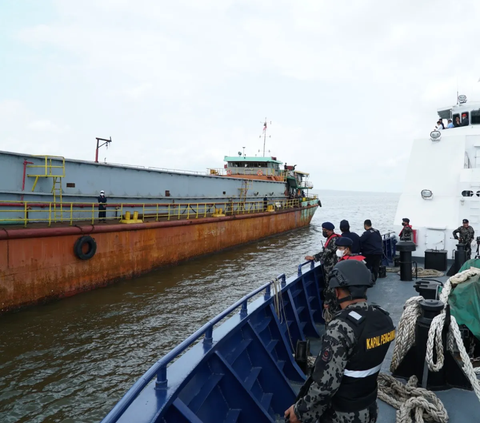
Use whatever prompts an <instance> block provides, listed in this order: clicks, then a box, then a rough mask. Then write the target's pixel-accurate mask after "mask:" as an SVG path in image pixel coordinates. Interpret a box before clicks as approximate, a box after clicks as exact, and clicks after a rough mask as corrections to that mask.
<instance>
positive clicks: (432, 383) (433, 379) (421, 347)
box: [415, 300, 447, 390]
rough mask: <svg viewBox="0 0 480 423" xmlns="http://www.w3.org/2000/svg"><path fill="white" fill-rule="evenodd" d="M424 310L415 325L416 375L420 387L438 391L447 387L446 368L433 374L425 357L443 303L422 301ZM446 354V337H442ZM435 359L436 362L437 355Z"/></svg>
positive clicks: (434, 355)
mask: <svg viewBox="0 0 480 423" xmlns="http://www.w3.org/2000/svg"><path fill="white" fill-rule="evenodd" d="M420 307H421V308H422V315H421V316H420V317H419V318H418V319H417V323H416V324H415V346H416V351H415V352H416V360H415V375H416V376H417V378H418V383H419V385H422V386H423V387H424V388H425V387H426V388H427V389H432V390H438V389H445V388H446V387H447V386H446V385H447V379H446V374H445V367H443V368H442V369H440V371H438V372H431V371H429V370H428V367H427V363H426V362H425V356H426V352H427V339H428V331H429V329H430V326H431V324H432V320H433V318H434V317H435V316H437V315H439V314H440V313H441V312H442V310H443V303H442V302H441V301H440V300H422V301H420ZM442 338H443V346H444V353H446V345H447V344H446V335H445V333H444V334H443V336H442ZM433 358H434V360H435V361H436V359H437V357H436V353H435V352H434V354H433Z"/></svg>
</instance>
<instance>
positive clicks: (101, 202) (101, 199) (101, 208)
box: [97, 189, 107, 222]
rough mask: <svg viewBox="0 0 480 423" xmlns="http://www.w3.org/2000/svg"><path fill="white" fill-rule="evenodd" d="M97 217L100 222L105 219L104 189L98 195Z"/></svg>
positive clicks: (105, 199) (105, 202) (105, 201)
mask: <svg viewBox="0 0 480 423" xmlns="http://www.w3.org/2000/svg"><path fill="white" fill-rule="evenodd" d="M97 201H98V219H99V220H100V222H106V221H107V197H105V191H104V190H103V189H102V190H101V191H100V196H99V197H98V200H97Z"/></svg>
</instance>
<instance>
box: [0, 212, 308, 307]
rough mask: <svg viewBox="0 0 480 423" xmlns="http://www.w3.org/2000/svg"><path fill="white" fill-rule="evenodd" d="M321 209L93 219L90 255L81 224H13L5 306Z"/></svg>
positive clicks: (92, 284)
mask: <svg viewBox="0 0 480 423" xmlns="http://www.w3.org/2000/svg"><path fill="white" fill-rule="evenodd" d="M315 210H316V206H310V207H307V208H302V209H295V210H292V211H281V212H276V213H260V214H256V215H242V216H228V217H224V218H217V219H211V218H210V219H198V220H191V221H188V222H185V221H183V222H178V224H175V222H165V223H155V224H143V225H122V226H119V225H117V226H118V228H119V229H118V230H111V229H112V228H111V227H110V228H109V230H108V231H107V230H106V229H105V228H103V229H102V227H96V228H92V227H87V228H90V230H89V231H87V232H89V233H90V235H91V236H92V237H93V238H95V241H96V243H97V252H96V254H95V256H94V257H93V258H92V259H90V260H85V261H84V260H79V259H78V258H77V257H76V256H75V254H74V252H73V245H74V243H75V241H76V240H77V239H78V238H79V236H81V235H82V231H81V230H80V229H78V233H71V232H72V229H70V228H68V229H69V230H68V231H65V232H66V234H65V235H63V234H59V233H58V231H56V232H55V234H54V235H53V236H51V234H50V233H49V232H48V230H45V229H42V230H39V232H38V233H39V236H31V235H32V231H30V232H29V234H30V236H29V237H24V236H23V234H24V233H23V234H22V233H20V232H19V233H16V232H15V233H14V231H10V232H9V235H10V237H9V238H5V237H3V239H1V238H0V313H3V312H6V311H9V310H13V309H17V308H20V307H24V306H27V305H32V304H37V303H40V302H45V301H48V300H51V299H56V298H62V297H65V296H71V295H75V294H77V293H79V292H82V291H87V290H91V289H94V288H97V287H101V286H105V285H107V284H110V283H113V282H114V281H116V280H119V279H121V278H131V277H134V276H137V275H140V274H142V273H146V272H148V271H150V270H152V269H155V268H158V267H161V266H165V265H169V264H175V263H178V262H180V261H182V260H186V259H189V258H192V257H197V256H201V255H205V254H210V253H213V252H216V251H221V250H224V249H226V248H230V247H233V246H235V245H240V244H244V243H248V242H251V241H255V240H258V239H261V238H265V237H268V236H272V235H275V234H279V233H282V232H286V231H289V230H292V229H296V228H300V227H304V226H307V225H308V224H309V223H310V220H311V219H312V216H313V214H314V212H315ZM186 223H187V224H186ZM132 226H135V227H134V228H133V227H132ZM66 229H67V228H66ZM18 231H22V229H19V230H18ZM40 231H41V232H40ZM69 232H70V233H69ZM83 232H84V233H85V231H83ZM34 234H35V232H33V235H34Z"/></svg>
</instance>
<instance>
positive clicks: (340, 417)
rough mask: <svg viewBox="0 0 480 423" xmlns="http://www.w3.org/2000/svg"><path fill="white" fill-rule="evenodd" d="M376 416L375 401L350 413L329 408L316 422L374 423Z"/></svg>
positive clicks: (376, 407)
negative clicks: (362, 408)
mask: <svg viewBox="0 0 480 423" xmlns="http://www.w3.org/2000/svg"><path fill="white" fill-rule="evenodd" d="M377 417H378V406H377V403H376V402H375V403H373V404H372V405H371V406H370V407H368V408H366V409H364V410H360V411H354V412H352V413H342V412H340V411H334V410H332V409H331V408H329V409H328V410H327V411H326V412H325V413H324V414H323V416H322V417H321V418H320V420H319V421H318V423H375V422H376V421H377Z"/></svg>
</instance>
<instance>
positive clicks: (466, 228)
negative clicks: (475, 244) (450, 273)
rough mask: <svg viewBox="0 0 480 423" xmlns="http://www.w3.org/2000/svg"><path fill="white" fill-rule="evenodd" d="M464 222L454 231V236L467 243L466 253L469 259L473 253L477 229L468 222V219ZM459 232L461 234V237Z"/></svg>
mask: <svg viewBox="0 0 480 423" xmlns="http://www.w3.org/2000/svg"><path fill="white" fill-rule="evenodd" d="M462 223H463V225H462V226H459V227H458V228H457V229H455V230H454V231H453V237H454V238H455V239H458V240H459V241H460V242H461V243H462V244H465V253H466V255H467V260H469V259H470V255H471V253H472V241H473V238H474V237H475V231H474V230H473V228H472V227H471V226H470V225H469V224H468V223H469V222H468V219H463V221H462ZM458 234H460V237H459V236H458Z"/></svg>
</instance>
